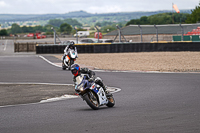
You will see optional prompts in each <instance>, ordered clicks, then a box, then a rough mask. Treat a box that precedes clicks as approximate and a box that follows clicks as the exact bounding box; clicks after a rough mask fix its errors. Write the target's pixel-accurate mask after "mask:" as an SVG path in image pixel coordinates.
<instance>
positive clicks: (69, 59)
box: [62, 50, 77, 70]
mask: <svg viewBox="0 0 200 133" xmlns="http://www.w3.org/2000/svg"><path fill="white" fill-rule="evenodd" d="M76 58H77V52H76V51H74V50H70V51H69V53H68V55H67V56H66V55H65V59H64V60H62V69H63V70H66V68H68V70H70V69H71V65H73V64H74V62H75V60H76Z"/></svg>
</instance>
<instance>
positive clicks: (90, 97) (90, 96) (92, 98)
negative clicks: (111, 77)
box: [84, 91, 99, 110]
mask: <svg viewBox="0 0 200 133" xmlns="http://www.w3.org/2000/svg"><path fill="white" fill-rule="evenodd" d="M84 100H85V101H86V103H87V104H88V105H89V106H90V107H91V108H92V109H94V110H98V109H99V101H98V98H97V96H96V95H95V93H94V92H92V91H90V92H88V93H87V94H86V95H85V96H84Z"/></svg>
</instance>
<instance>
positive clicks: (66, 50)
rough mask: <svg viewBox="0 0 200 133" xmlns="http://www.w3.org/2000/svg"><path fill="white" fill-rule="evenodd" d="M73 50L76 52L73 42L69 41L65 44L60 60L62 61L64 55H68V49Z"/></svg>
mask: <svg viewBox="0 0 200 133" xmlns="http://www.w3.org/2000/svg"><path fill="white" fill-rule="evenodd" d="M71 50H74V51H75V52H76V53H77V49H76V47H75V46H74V42H70V45H67V46H66V47H65V49H64V55H63V57H62V61H64V59H65V57H66V56H67V55H68V53H69V51H71ZM77 58H78V54H77Z"/></svg>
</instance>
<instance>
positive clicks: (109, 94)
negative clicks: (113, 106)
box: [102, 84, 112, 97]
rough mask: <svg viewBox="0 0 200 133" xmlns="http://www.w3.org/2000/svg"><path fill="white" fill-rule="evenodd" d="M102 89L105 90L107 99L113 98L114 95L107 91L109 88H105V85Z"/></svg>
mask: <svg viewBox="0 0 200 133" xmlns="http://www.w3.org/2000/svg"><path fill="white" fill-rule="evenodd" d="M102 88H103V90H104V91H105V93H106V97H109V96H112V94H111V93H110V92H109V91H108V90H107V86H105V85H104V84H103V86H102Z"/></svg>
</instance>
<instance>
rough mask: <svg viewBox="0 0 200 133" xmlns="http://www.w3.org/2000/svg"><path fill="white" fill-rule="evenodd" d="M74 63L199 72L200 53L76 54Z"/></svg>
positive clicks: (138, 69)
mask: <svg viewBox="0 0 200 133" xmlns="http://www.w3.org/2000/svg"><path fill="white" fill-rule="evenodd" d="M55 56H56V57H57V58H59V59H60V58H61V56H62V55H55ZM76 63H78V64H80V65H81V66H83V67H85V66H87V67H89V68H91V69H94V68H98V69H106V70H133V71H134V70H136V71H160V72H200V52H141V53H112V54H107V53H106V54H78V58H77V60H76Z"/></svg>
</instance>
